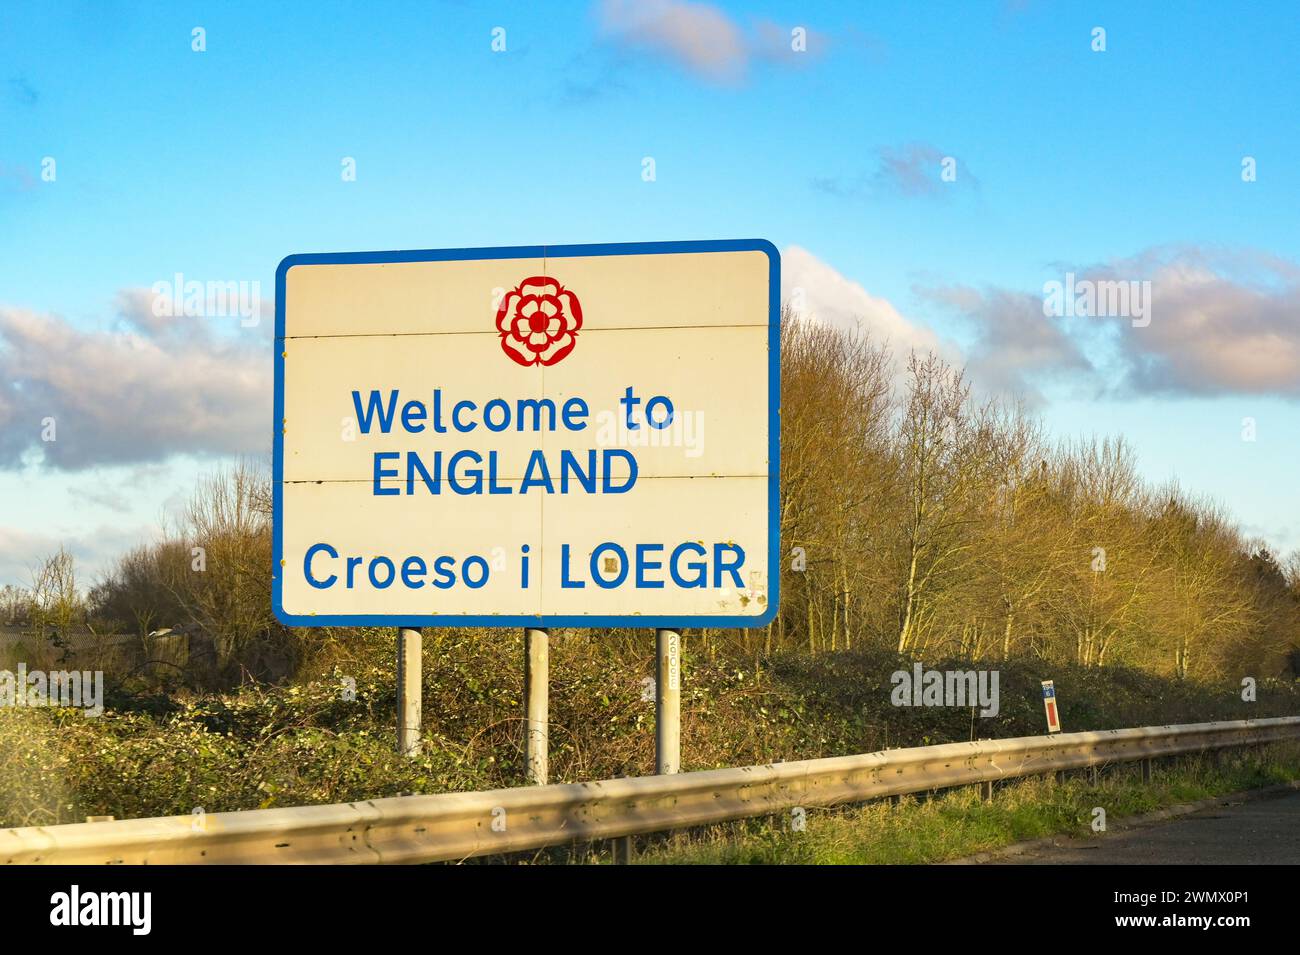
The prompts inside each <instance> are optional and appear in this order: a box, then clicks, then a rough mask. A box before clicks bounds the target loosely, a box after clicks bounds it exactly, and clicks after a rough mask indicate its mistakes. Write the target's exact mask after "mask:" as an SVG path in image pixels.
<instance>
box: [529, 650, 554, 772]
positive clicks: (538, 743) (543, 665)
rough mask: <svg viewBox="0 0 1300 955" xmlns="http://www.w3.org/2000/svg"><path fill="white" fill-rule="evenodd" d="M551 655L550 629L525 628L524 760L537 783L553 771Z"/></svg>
mask: <svg viewBox="0 0 1300 955" xmlns="http://www.w3.org/2000/svg"><path fill="white" fill-rule="evenodd" d="M550 656H551V655H550V632H549V631H547V630H531V629H526V630H524V731H525V734H526V742H525V745H524V760H525V766H526V776H527V779H528V782H529V783H531V784H533V785H535V786H545V785H546V776H547V773H548V772H549V771H550V767H549V765H548V761H549V751H550V738H549V737H550V719H551V718H550V713H549V709H550V697H549V679H550V678H549V672H550Z"/></svg>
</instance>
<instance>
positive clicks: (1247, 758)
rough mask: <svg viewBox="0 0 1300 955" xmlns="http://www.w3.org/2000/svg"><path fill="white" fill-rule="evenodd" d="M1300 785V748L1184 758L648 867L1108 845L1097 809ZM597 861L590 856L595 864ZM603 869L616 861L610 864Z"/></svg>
mask: <svg viewBox="0 0 1300 955" xmlns="http://www.w3.org/2000/svg"><path fill="white" fill-rule="evenodd" d="M1294 779H1300V746H1296V745H1294V744H1275V745H1272V746H1269V747H1266V748H1265V749H1264V750H1263V751H1262V752H1242V753H1225V754H1223V756H1222V758H1221V759H1220V760H1219V761H1218V762H1217V763H1216V761H1215V760H1214V759H1213V758H1211V757H1207V756H1192V757H1179V758H1176V759H1170V760H1166V761H1163V762H1161V763H1159V764H1158V767H1157V771H1156V774H1155V777H1154V778H1153V780H1152V781H1151V782H1150V783H1143V782H1142V778H1141V771H1140V768H1139V765H1138V764H1136V763H1133V764H1121V765H1116V766H1113V767H1109V768H1107V769H1105V770H1103V772H1102V774H1101V778H1100V781H1099V782H1098V784H1097V785H1091V784H1090V783H1088V781H1087V779H1086V777H1085V776H1084V775H1082V774H1078V775H1074V774H1072V775H1070V776H1069V777H1068V778H1067V779H1066V780H1065V782H1063V783H1057V782H1056V781H1055V780H1054V779H1052V778H1044V777H1033V778H1027V779H1023V780H1019V781H1016V782H1010V783H1005V784H1003V785H1001V786H999V787H998V789H997V790H996V791H995V793H994V797H993V800H992V801H991V802H987V803H986V802H983V801H982V800H981V799H980V796H979V790H978V788H976V787H962V788H960V789H954V790H948V791H945V792H941V793H938V794H936V795H935V796H933V797H931V798H925V797H920V798H917V797H912V796H905V797H903V798H902V799H901V800H900V801H899V803H898V804H897V805H891V804H890V803H889V801H887V800H881V801H878V802H873V803H869V804H866V805H862V806H854V807H850V808H843V809H829V810H818V809H808V810H806V811H805V812H806V814H805V828H804V830H803V831H802V832H796V831H792V830H791V818H792V817H784V818H782V819H779V820H776V819H772V818H766V819H761V820H747V821H744V822H738V823H733V824H729V825H725V826H717V827H712V828H710V829H708V830H698V831H695V832H691V833H676V834H671V835H666V836H662V837H656V838H652V839H651V840H649V845H647V846H644V847H643V850H642V851H641V853H640V855H639V856H638V858H637V861H638V862H639V863H642V864H705V865H710V864H711V865H769V864H796V865H797V864H804V865H845V864H849V865H861V864H866V865H881V864H916V863H933V862H943V861H946V860H949V859H957V858H961V857H963V856H968V855H973V854H975V853H978V852H987V851H990V850H994V849H999V848H1002V847H1004V846H1008V845H1011V844H1013V843H1017V842H1023V841H1026V840H1031V839H1039V838H1043V837H1046V836H1053V835H1067V836H1075V837H1080V838H1099V836H1098V834H1097V833H1095V832H1094V831H1093V828H1092V826H1093V820H1094V819H1095V818H1096V816H1095V814H1094V810H1095V809H1097V808H1101V809H1104V810H1105V813H1106V821H1107V823H1108V824H1111V825H1113V824H1114V822H1115V821H1116V820H1119V819H1122V818H1124V817H1126V816H1134V815H1139V814H1141V813H1147V812H1152V811H1154V810H1157V809H1163V808H1167V807H1169V806H1175V805H1180V804H1183V803H1188V802H1194V801H1196V800H1199V799H1207V798H1210V797H1213V796H1222V795H1226V794H1228V793H1233V792H1239V791H1242V790H1247V789H1256V788H1260V787H1264V786H1269V785H1274V784H1277V783H1283V782H1287V781H1289V780H1294ZM589 858H590V857H589ZM600 858H601V861H608V858H609V857H608V856H604V855H602V856H601V857H600Z"/></svg>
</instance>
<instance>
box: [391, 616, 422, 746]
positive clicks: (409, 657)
mask: <svg viewBox="0 0 1300 955" xmlns="http://www.w3.org/2000/svg"><path fill="white" fill-rule="evenodd" d="M423 651H424V635H423V634H422V633H421V632H420V631H419V630H415V629H413V628H409V627H399V628H398V630H397V751H398V752H399V753H401V754H402V755H403V756H419V755H420V693H421V674H422V668H423V658H424V652H423Z"/></svg>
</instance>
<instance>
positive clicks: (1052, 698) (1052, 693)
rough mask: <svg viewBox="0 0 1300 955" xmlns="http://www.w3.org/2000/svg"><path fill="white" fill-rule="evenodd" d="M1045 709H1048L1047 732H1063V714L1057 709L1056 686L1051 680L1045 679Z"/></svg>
mask: <svg viewBox="0 0 1300 955" xmlns="http://www.w3.org/2000/svg"><path fill="white" fill-rule="evenodd" d="M1043 709H1044V710H1046V711H1047V732H1048V733H1059V732H1061V714H1060V713H1059V712H1058V711H1057V709H1056V687H1055V686H1054V685H1053V684H1052V681H1051V680H1044V681H1043Z"/></svg>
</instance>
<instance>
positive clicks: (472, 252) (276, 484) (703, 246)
mask: <svg viewBox="0 0 1300 955" xmlns="http://www.w3.org/2000/svg"><path fill="white" fill-rule="evenodd" d="M682 252H762V253H764V254H765V255H766V256H767V260H768V333H767V343H768V376H769V380H768V416H767V427H768V479H767V482H768V489H767V510H768V555H767V559H768V568H769V576H770V580H769V587H768V603H767V610H765V611H764V612H763V613H762V614H761V615H759V616H756V617H748V616H729V617H723V616H710V615H697V616H649V615H646V616H640V615H636V614H627V615H612V616H594V615H593V616H568V615H547V614H538V615H536V616H533V615H528V614H523V615H507V614H499V615H498V614H488V615H451V614H423V615H416V616H408V615H405V614H290V613H286V612H285V610H284V607H283V605H282V596H283V595H282V585H283V583H284V576H283V574H282V573H281V563H282V561H283V537H284V526H283V522H282V520H281V519H282V517H283V504H284V501H283V494H284V428H283V426H282V425H283V421H284V297H285V276H286V275H287V274H288V272H289V270H290V269H291V268H293V267H294V266H295V265H347V264H355V263H394V262H460V261H469V260H475V259H526V258H543V257H545V258H572V257H575V256H594V255H669V254H674V253H682ZM272 447H273V449H274V450H273V466H272V481H273V487H272V501H273V504H272V506H273V511H272V534H273V541H274V543H273V547H272V568H271V609H272V611H273V612H274V613H275V618H276V619H277V620H279V621H280V623H282V624H284V625H285V626H288V627H377V626H385V627H602V628H603V627H665V628H672V629H678V628H681V627H688V626H701V627H764V626H767V624H769V623H771V622H772V620H773V619H774V618H775V617H776V611H777V607H778V606H779V603H780V591H781V569H780V568H781V563H780V560H781V526H780V524H781V522H780V513H781V511H780V474H781V254H780V253H779V252H778V251H777V249H776V246H774V245H773V244H772V243H771V242H768V241H767V240H766V239H717V240H709V241H689V242H620V243H614V244H609V245H529V246H506V247H503V248H488V249H420V250H414V251H404V252H308V253H302V254H297V255H289V256H286V257H285V258H284V260H283V261H281V262H280V266H279V268H277V269H276V270H275V417H274V420H273V438H272Z"/></svg>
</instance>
